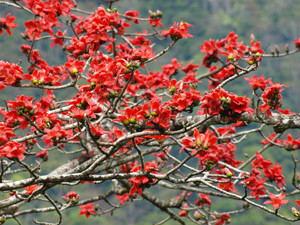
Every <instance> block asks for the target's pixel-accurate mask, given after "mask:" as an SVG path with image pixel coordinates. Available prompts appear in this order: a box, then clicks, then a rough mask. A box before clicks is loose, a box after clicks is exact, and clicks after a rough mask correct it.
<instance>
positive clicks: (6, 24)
mask: <svg viewBox="0 0 300 225" xmlns="http://www.w3.org/2000/svg"><path fill="white" fill-rule="evenodd" d="M9 16H10V13H9V14H7V16H6V18H5V19H4V18H0V34H3V30H6V32H7V33H8V34H9V35H11V31H10V30H9V28H16V27H17V24H14V23H13V22H14V21H15V19H16V17H15V16H12V17H9ZM0 36H1V35H0Z"/></svg>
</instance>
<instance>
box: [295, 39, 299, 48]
mask: <svg viewBox="0 0 300 225" xmlns="http://www.w3.org/2000/svg"><path fill="white" fill-rule="evenodd" d="M294 43H295V47H296V48H298V49H300V38H298V39H296V40H294Z"/></svg>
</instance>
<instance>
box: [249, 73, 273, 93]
mask: <svg viewBox="0 0 300 225" xmlns="http://www.w3.org/2000/svg"><path fill="white" fill-rule="evenodd" d="M245 80H247V81H249V84H250V85H251V86H252V87H251V89H253V90H256V89H258V88H260V89H261V90H265V88H266V87H267V84H268V82H269V81H270V80H271V79H268V80H265V75H262V76H261V77H260V78H258V77H257V76H256V75H254V76H253V77H252V79H251V78H248V77H245Z"/></svg>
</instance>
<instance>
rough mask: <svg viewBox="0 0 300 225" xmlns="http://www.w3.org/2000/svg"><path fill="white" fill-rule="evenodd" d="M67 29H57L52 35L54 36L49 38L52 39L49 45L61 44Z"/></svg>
mask: <svg viewBox="0 0 300 225" xmlns="http://www.w3.org/2000/svg"><path fill="white" fill-rule="evenodd" d="M66 34H67V31H64V32H61V30H58V31H57V33H56V34H55V35H54V37H52V38H51V41H53V42H52V43H51V45H50V47H51V48H52V47H54V46H55V45H60V46H63V44H64V36H66Z"/></svg>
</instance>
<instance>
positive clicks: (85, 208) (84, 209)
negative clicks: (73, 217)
mask: <svg viewBox="0 0 300 225" xmlns="http://www.w3.org/2000/svg"><path fill="white" fill-rule="evenodd" d="M79 207H80V212H79V215H85V217H86V218H89V217H90V215H91V214H94V215H96V211H95V210H94V203H93V202H92V203H88V204H85V205H80V206H79Z"/></svg>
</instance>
